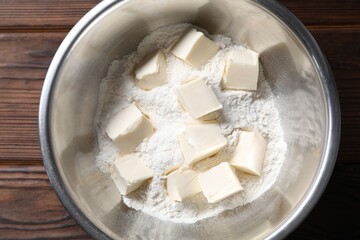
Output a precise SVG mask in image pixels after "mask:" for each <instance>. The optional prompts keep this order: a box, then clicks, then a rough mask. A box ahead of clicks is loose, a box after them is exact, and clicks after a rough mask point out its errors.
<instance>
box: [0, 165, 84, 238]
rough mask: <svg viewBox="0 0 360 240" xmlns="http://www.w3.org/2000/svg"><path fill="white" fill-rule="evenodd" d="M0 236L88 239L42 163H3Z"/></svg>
mask: <svg viewBox="0 0 360 240" xmlns="http://www.w3.org/2000/svg"><path fill="white" fill-rule="evenodd" d="M0 193H1V194H0V209H1V211H0V239H35V238H42V239H89V237H88V236H87V235H86V234H85V233H84V231H83V230H82V229H80V228H79V227H78V226H77V224H76V223H75V221H74V220H73V219H72V218H71V217H70V216H69V214H68V213H67V212H66V211H65V210H64V208H63V207H62V206H61V204H60V202H59V200H58V199H57V197H56V195H55V193H54V191H53V190H52V188H51V186H50V183H49V181H48V178H47V175H46V173H45V170H44V167H42V166H30V167H25V166H23V167H14V166H12V167H9V166H5V165H1V166H0Z"/></svg>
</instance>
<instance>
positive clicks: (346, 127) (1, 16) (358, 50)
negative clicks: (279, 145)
mask: <svg viewBox="0 0 360 240" xmlns="http://www.w3.org/2000/svg"><path fill="white" fill-rule="evenodd" d="M98 2H99V1H97V0H76V1H75V0H57V1H54V0H36V1H31V0H0V239H90V237H89V236H88V235H87V234H86V233H85V232H84V231H83V230H82V229H81V228H80V227H79V226H78V225H77V223H76V222H75V221H74V220H73V219H72V218H71V217H70V216H69V214H68V213H67V212H66V210H64V208H63V207H62V205H61V204H60V202H59V201H58V199H57V197H56V195H55V193H54V192H53V190H52V188H51V185H50V183H49V181H48V178H47V175H46V173H45V170H44V167H43V163H42V159H41V155H40V149H39V143H38V129H37V114H38V104H39V96H40V92H41V87H42V84H43V80H44V76H45V74H46V71H47V68H48V66H49V63H50V61H51V59H52V57H53V55H54V53H55V51H56V49H57V47H58V46H59V44H60V43H61V41H62V39H63V38H64V37H65V35H66V33H67V32H68V31H69V30H70V29H71V27H72V26H73V25H74V24H75V23H76V22H77V21H78V20H79V19H80V17H81V16H83V15H84V14H85V13H86V12H87V11H88V10H89V9H90V8H91V7H93V6H94V5H95V4H96V3H98ZM281 2H282V3H283V4H284V5H285V6H286V7H288V8H289V9H290V10H291V11H293V13H294V14H295V15H296V16H297V17H298V18H299V19H300V20H301V21H303V23H304V24H305V25H306V26H307V28H308V29H309V30H310V31H311V33H312V34H313V35H314V37H315V38H316V40H317V41H318V43H319V45H320V47H321V48H322V50H323V51H324V53H325V55H326V56H327V58H328V60H329V62H330V65H331V67H332V70H333V72H334V76H335V79H336V84H337V87H338V91H339V95H340V102H341V108H342V134H341V144H340V151H339V155H338V158H337V164H336V167H335V170H334V173H333V176H332V178H331V181H330V183H329V185H328V187H327V189H326V191H325V193H324V195H323V197H322V198H321V200H320V201H319V203H318V204H317V206H316V207H315V209H314V210H313V211H312V213H311V214H310V215H309V216H308V217H307V219H306V220H305V221H304V222H303V224H302V225H301V226H300V227H299V228H298V229H297V230H296V231H295V232H294V233H292V234H291V235H290V236H289V237H288V238H289V239H360V220H359V218H360V1H358V0H345V1H338V0H319V1H314V0H283V1H281Z"/></svg>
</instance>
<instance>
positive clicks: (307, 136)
mask: <svg viewBox="0 0 360 240" xmlns="http://www.w3.org/2000/svg"><path fill="white" fill-rule="evenodd" d="M180 22H189V23H193V24H195V25H198V26H200V27H202V28H205V29H207V30H208V31H209V32H210V33H221V34H225V35H227V36H229V37H232V38H233V39H234V40H236V41H239V42H241V43H243V44H246V45H247V46H249V47H250V48H252V49H254V50H256V51H258V52H261V62H262V65H263V67H264V73H265V74H266V76H267V79H268V81H269V82H270V84H271V86H272V89H273V91H274V93H275V94H276V96H277V98H278V102H277V106H278V108H279V111H280V118H281V122H282V125H283V128H284V131H285V141H286V142H287V144H288V149H287V152H286V160H285V163H284V165H283V168H282V171H281V174H280V176H279V178H278V179H277V181H276V183H275V184H274V186H273V187H272V188H271V189H270V190H269V191H268V192H267V193H266V194H264V195H263V196H262V197H260V198H259V199H257V200H256V201H254V202H253V203H251V204H248V205H246V206H244V207H239V208H237V209H235V210H233V211H227V212H225V213H223V214H220V215H219V216H216V217H213V218H209V219H206V220H204V221H201V222H198V223H196V224H191V225H185V224H175V223H170V222H164V221H161V220H159V219H156V218H153V217H150V216H148V215H146V214H143V213H141V212H136V211H134V210H132V209H128V208H127V207H126V206H125V205H124V204H122V202H121V196H120V195H119V194H118V192H117V190H116V189H115V186H114V185H113V183H112V182H111V180H110V179H108V178H107V177H106V176H104V175H102V174H100V173H99V172H98V171H97V170H96V167H95V154H96V150H97V145H96V139H95V133H94V123H93V119H94V114H95V109H96V104H97V98H98V88H99V83H100V79H102V78H103V77H104V76H106V74H107V70H108V67H109V65H110V63H111V62H112V60H113V59H115V58H118V57H121V56H123V55H124V54H127V53H130V52H132V51H134V50H135V48H136V46H137V44H138V43H139V42H140V41H141V40H142V38H143V37H144V36H145V35H147V34H148V33H149V32H151V31H152V30H154V29H156V28H157V27H160V26H163V25H168V24H174V23H180ZM39 128H40V139H41V148H42V153H43V158H44V164H45V167H46V170H47V172H48V175H49V178H50V181H51V183H52V185H53V187H54V189H55V191H56V192H57V194H58V196H59V198H60V200H61V201H62V203H63V204H64V206H65V207H66V208H67V210H68V211H69V212H70V214H71V215H72V216H73V217H74V218H75V219H76V220H77V221H78V222H79V223H80V225H81V226H82V227H83V228H84V229H85V230H86V231H87V232H89V233H90V234H91V235H92V236H93V237H95V238H97V239H108V238H114V239H245V238H247V239H248V238H253V239H264V238H267V239H279V238H283V237H285V236H286V235H287V234H288V233H289V232H291V231H292V230H293V229H294V228H295V227H296V226H297V225H298V224H299V223H300V222H301V220H303V219H304V217H305V216H306V215H307V214H308V213H309V211H310V210H311V208H312V207H313V206H314V205H315V203H316V201H317V200H318V198H319V197H320V195H321V193H322V191H323V190H324V188H325V186H326V184H327V182H328V179H329V177H330V174H331V172H332V169H333V165H334V163H335V159H336V154H337V150H338V143H339V137H340V109H339V103H338V96H337V92H336V89H335V86H334V81H333V78H332V74H331V72H330V70H329V67H328V65H327V63H326V60H325V59H324V57H323V55H322V53H321V51H320V50H319V48H318V46H317V44H316V43H315V41H314V40H313V38H312V37H311V35H310V34H309V33H308V31H307V30H306V29H305V28H304V26H303V25H302V24H301V23H300V22H299V21H298V20H297V19H296V18H295V17H294V16H293V15H292V14H291V13H289V12H288V11H287V10H286V9H284V8H283V7H281V6H280V5H279V4H277V3H276V2H275V1H269V0H258V1H246V0H242V1H241V0H239V1H233V0H183V1H170V0H156V1H155V0H128V1H111V0H110V1H103V2H101V3H100V4H99V5H98V6H96V7H95V8H94V9H93V10H91V11H90V12H89V13H88V14H87V15H85V16H84V17H83V18H82V19H81V21H80V22H79V23H78V24H77V25H76V26H75V27H74V28H73V30H72V31H71V32H70V33H69V34H68V36H67V37H66V39H65V40H64V42H63V43H62V45H61V46H60V48H59V50H58V52H57V53H56V55H55V57H54V59H53V61H52V63H51V66H50V68H49V71H48V74H47V76H46V80H45V83H44V87H43V92H42V96H41V103H40V112H39Z"/></svg>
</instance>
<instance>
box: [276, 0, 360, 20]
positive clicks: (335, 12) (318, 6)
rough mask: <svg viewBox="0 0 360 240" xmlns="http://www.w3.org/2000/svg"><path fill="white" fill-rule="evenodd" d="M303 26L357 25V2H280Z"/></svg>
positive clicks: (286, 0)
mask: <svg viewBox="0 0 360 240" xmlns="http://www.w3.org/2000/svg"><path fill="white" fill-rule="evenodd" d="M279 2H280V3H282V4H283V5H284V6H285V7H287V8H288V9H289V10H290V11H292V12H293V13H294V14H295V16H297V17H298V18H299V19H300V20H301V21H302V22H303V23H304V24H305V25H327V26H331V25H338V26H343V25H349V24H350V25H359V24H360V18H359V16H360V1H358V0H344V1H338V0H321V1H314V0H280V1H279Z"/></svg>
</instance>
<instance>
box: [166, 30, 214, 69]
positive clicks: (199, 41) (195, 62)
mask: <svg viewBox="0 0 360 240" xmlns="http://www.w3.org/2000/svg"><path fill="white" fill-rule="evenodd" d="M218 50H219V46H218V45H217V44H216V43H215V42H213V41H211V40H210V39H209V38H207V37H206V36H205V35H204V34H203V33H202V32H199V31H196V30H195V29H190V30H189V31H187V32H186V33H185V34H184V35H183V36H182V38H181V39H180V40H179V41H178V42H177V43H176V45H175V46H174V48H173V49H172V51H171V52H172V53H173V54H174V55H175V56H176V57H178V58H180V59H182V60H184V61H185V62H187V63H189V64H191V65H192V66H194V67H196V68H200V67H201V66H202V65H204V64H205V63H206V62H207V61H209V60H210V59H211V58H212V57H213V56H214V55H215V54H216V53H217V51H218Z"/></svg>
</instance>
